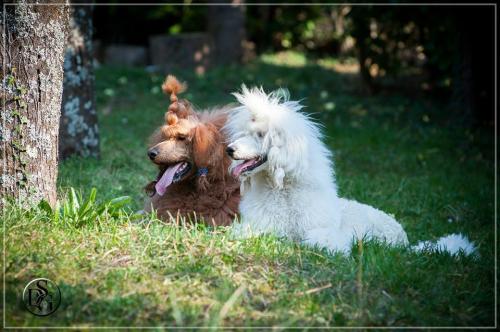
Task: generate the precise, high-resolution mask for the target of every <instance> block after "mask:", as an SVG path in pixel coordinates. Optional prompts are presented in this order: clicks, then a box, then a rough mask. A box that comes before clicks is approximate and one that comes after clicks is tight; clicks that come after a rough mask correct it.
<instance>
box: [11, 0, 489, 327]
mask: <svg viewBox="0 0 500 332" xmlns="http://www.w3.org/2000/svg"><path fill="white" fill-rule="evenodd" d="M29 5H39V6H61V5H68V6H71V5H73V4H71V3H68V2H64V3H30V4H29ZM74 5H78V6H161V5H172V6H197V7H202V6H204V7H208V6H261V5H262V6H264V5H269V6H272V5H275V6H340V5H348V6H353V7H359V6H367V5H371V6H386V7H387V6H450V7H451V6H492V7H493V8H494V9H495V15H494V17H495V22H494V28H495V32H494V36H495V46H494V52H495V62H494V70H495V74H494V79H495V82H494V89H495V90H494V92H495V96H494V112H495V116H494V118H495V130H494V135H495V136H494V141H495V144H494V149H495V151H494V155H495V176H494V178H495V180H494V196H495V198H494V199H495V202H494V220H493V222H494V230H495V236H494V238H495V244H494V247H495V282H494V285H495V288H494V291H495V308H494V313H495V314H494V315H495V325H494V326H465V327H464V326H403V327H395V326H385V327H380V326H377V327H374V326H357V327H350V326H334V327H301V329H348V330H351V329H368V330H372V329H391V330H392V329H417V330H422V329H441V330H450V329H453V330H454V329H464V330H465V329H467V330H470V329H496V328H497V327H498V317H497V315H498V311H497V308H498V301H497V300H498V299H497V290H498V288H497V284H498V280H497V279H498V278H497V267H498V259H497V258H498V255H497V243H498V241H497V197H498V196H497V137H498V136H497V133H498V132H497V123H498V122H497V120H498V119H497V105H498V99H497V98H498V96H497V92H498V90H497V89H498V84H497V61H498V57H497V41H498V40H497V31H498V26H497V5H496V3H369V2H362V3H329V2H328V3H287V2H284V3H269V2H264V3H238V4H235V3H190V4H186V3H77V4H74ZM7 6H16V4H12V3H11V4H6V3H4V4H3V13H5V9H6V7H7ZM5 16H6V15H3V25H4V33H3V34H2V42H3V45H4V50H3V52H4V54H3V60H4V61H5V55H6V54H5V50H6V33H5V32H6V24H5ZM2 71H3V73H2V74H3V77H4V79H5V63H2ZM2 110H5V98H4V99H3V103H2ZM2 125H3V126H5V118H4V119H3V123H2ZM2 166H3V167H2V168H3V169H5V168H6V162H5V160H4V162H3V164H2ZM2 227H3V239H2V240H3V243H2V244H3V271H2V285H3V289H2V290H3V303H2V304H3V328H4V329H34V330H35V329H72V330H73V329H84V330H87V329H89V330H91V329H96V330H102V329H119V330H122V329H159V328H160V329H161V328H167V329H186V328H189V329H213V327H206V326H187V327H175V326H173V327H172V326H131V327H124V326H37V327H17V326H6V325H5V323H6V309H5V304H6V302H5V300H6V297H5V262H6V255H5V254H6V246H5V220H3V223H2ZM215 328H216V329H249V330H250V329H251V330H253V329H259V330H260V329H275V328H278V329H285V328H292V329H293V327H279V326H259V327H246V326H217V327H215Z"/></svg>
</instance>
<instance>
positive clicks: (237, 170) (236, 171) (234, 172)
mask: <svg viewBox="0 0 500 332" xmlns="http://www.w3.org/2000/svg"><path fill="white" fill-rule="evenodd" d="M254 162H255V160H254V159H250V160H247V161H245V162H243V163H241V164H239V165H236V166H235V167H234V168H233V169H232V170H231V174H232V175H233V177H235V178H237V177H238V176H240V174H241V171H242V170H243V169H244V168H245V167H247V166H249V165H252V164H253V163H254Z"/></svg>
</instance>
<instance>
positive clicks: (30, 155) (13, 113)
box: [0, 1, 68, 205]
mask: <svg viewBox="0 0 500 332" xmlns="http://www.w3.org/2000/svg"><path fill="white" fill-rule="evenodd" d="M4 8H5V11H3V12H2V15H1V16H2V18H3V20H2V23H1V26H0V30H1V32H2V47H1V60H2V80H1V84H2V93H1V95H2V99H3V100H2V104H3V105H2V113H1V119H0V120H1V128H0V143H1V145H0V146H1V149H2V150H1V154H0V156H1V165H2V176H1V178H0V193H1V202H0V205H2V204H4V203H5V199H7V198H9V197H13V198H16V199H17V200H19V201H21V202H23V203H24V202H27V203H37V202H39V201H40V200H41V199H46V200H47V201H48V202H49V203H51V204H52V205H53V204H55V201H56V179H57V161H58V146H57V140H58V132H59V118H60V107H61V97H62V81H63V66H62V65H63V59H64V51H65V45H66V35H67V31H68V30H67V17H68V8H67V6H66V5H40V4H30V3H28V2H27V1H16V2H14V3H10V4H6V6H5V7H4Z"/></svg>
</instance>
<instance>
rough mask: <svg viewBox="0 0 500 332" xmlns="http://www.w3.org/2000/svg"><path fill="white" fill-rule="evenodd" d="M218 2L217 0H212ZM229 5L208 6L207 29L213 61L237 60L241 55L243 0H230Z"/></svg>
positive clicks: (243, 31) (227, 61)
mask: <svg viewBox="0 0 500 332" xmlns="http://www.w3.org/2000/svg"><path fill="white" fill-rule="evenodd" d="M213 2H219V1H213ZM227 2H229V3H232V4H233V5H231V6H209V7H208V15H207V18H208V31H209V33H210V34H211V35H212V38H213V41H214V47H215V50H214V53H215V54H214V57H213V59H214V60H215V63H217V64H227V63H231V62H238V61H240V60H241V58H242V56H243V45H242V42H243V41H244V40H245V11H244V10H245V7H244V6H239V5H238V4H240V3H242V2H243V1H239V0H230V1H227Z"/></svg>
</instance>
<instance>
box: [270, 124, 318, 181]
mask: <svg viewBox="0 0 500 332" xmlns="http://www.w3.org/2000/svg"><path fill="white" fill-rule="evenodd" d="M264 145H267V151H268V152H267V160H268V163H269V166H270V171H271V174H272V180H273V185H274V187H276V188H282V187H283V180H284V178H285V177H301V176H304V172H305V170H307V160H308V158H307V156H306V153H307V143H306V139H305V137H303V135H301V134H300V133H294V134H292V133H286V132H282V131H276V130H269V132H268V133H267V135H266V136H265V138H264Z"/></svg>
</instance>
